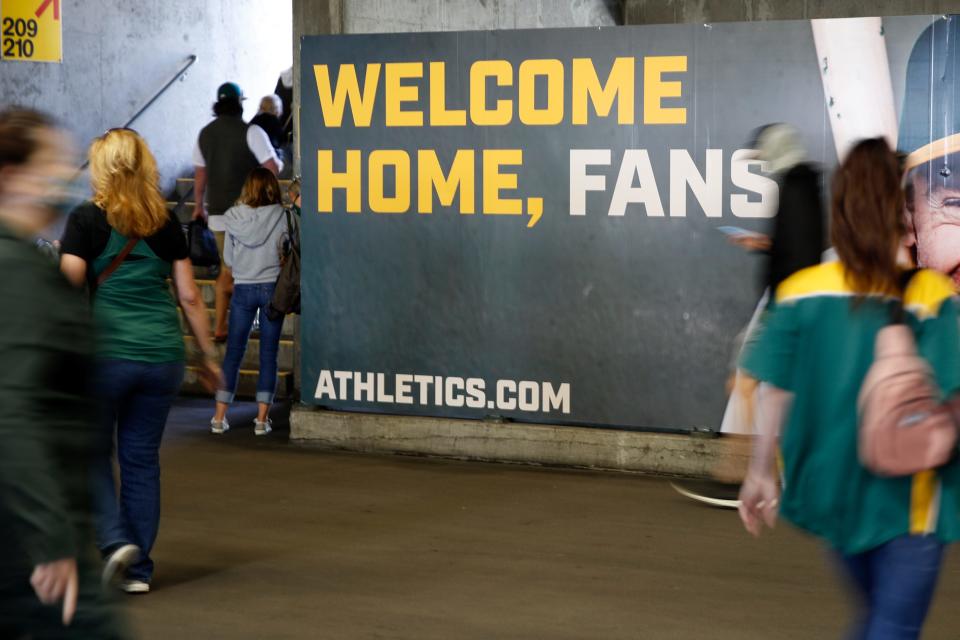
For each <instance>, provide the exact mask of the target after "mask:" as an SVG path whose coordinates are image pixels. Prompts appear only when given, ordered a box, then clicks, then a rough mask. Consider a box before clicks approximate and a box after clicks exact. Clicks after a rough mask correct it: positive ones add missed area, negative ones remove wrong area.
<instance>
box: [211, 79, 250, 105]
mask: <svg viewBox="0 0 960 640" xmlns="http://www.w3.org/2000/svg"><path fill="white" fill-rule="evenodd" d="M227 98H236V99H237V100H246V96H244V95H243V91H242V90H241V89H240V85H238V84H237V83H236V82H224V83H223V84H222V85H220V88H219V89H217V101H220V100H226V99H227Z"/></svg>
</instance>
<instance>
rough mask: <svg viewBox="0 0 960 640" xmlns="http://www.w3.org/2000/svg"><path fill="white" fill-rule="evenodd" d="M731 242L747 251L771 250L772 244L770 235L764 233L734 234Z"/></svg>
mask: <svg viewBox="0 0 960 640" xmlns="http://www.w3.org/2000/svg"><path fill="white" fill-rule="evenodd" d="M730 242H732V243H733V244H735V245H737V246H738V247H740V248H741V249H746V250H747V251H769V250H770V245H771V242H770V236H765V235H763V234H762V233H757V234H744V235H740V236H732V237H731V238H730Z"/></svg>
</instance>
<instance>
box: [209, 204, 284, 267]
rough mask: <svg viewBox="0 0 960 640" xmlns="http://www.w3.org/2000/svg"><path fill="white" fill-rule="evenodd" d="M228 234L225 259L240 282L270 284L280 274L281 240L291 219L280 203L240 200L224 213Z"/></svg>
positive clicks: (224, 252) (224, 243)
mask: <svg viewBox="0 0 960 640" xmlns="http://www.w3.org/2000/svg"><path fill="white" fill-rule="evenodd" d="M223 219H224V225H225V227H226V232H227V235H226V238H225V239H224V242H223V262H224V263H225V264H226V265H227V266H228V267H230V268H231V269H232V270H233V281H234V282H235V283H236V284H267V283H273V282H276V281H277V276H279V275H280V243H281V241H282V239H283V236H284V234H286V232H287V219H286V217H285V216H284V214H283V207H282V206H280V205H278V204H271V205H267V206H266V207H257V208H253V207H248V206H247V205H245V204H238V205H236V206H234V207H231V208H230V209H228V210H227V212H226V213H225V214H224V215H223Z"/></svg>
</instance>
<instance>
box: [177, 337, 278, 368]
mask: <svg viewBox="0 0 960 640" xmlns="http://www.w3.org/2000/svg"><path fill="white" fill-rule="evenodd" d="M183 342H184V344H185V345H187V353H195V352H196V351H198V349H197V346H196V342H197V339H196V338H194V337H193V336H184V337H183ZM214 347H215V348H216V349H217V356H218V357H219V359H220V362H223V357H224V355H226V353H227V345H226V343H220V344H215V345H214ZM277 363H278V364H279V365H280V369H281V370H284V371H286V370H290V369H293V340H283V339H281V340H280V350H279V353H278V357H277ZM240 367H241V368H242V369H251V370H253V371H256V370H257V369H259V367H260V338H259V336H257V337H254V336H251V337H250V339H249V340H247V350H246V351H245V352H244V354H243V361H242V362H241V363H240Z"/></svg>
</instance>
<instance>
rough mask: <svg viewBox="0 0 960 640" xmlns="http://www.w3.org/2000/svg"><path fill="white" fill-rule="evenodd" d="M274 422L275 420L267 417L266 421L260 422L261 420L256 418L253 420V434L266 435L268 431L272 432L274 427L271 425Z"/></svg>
mask: <svg viewBox="0 0 960 640" xmlns="http://www.w3.org/2000/svg"><path fill="white" fill-rule="evenodd" d="M272 424H273V422H272V421H271V420H270V418H267V421H266V422H260V421H259V420H254V421H253V434H254V435H256V436H265V435H267V434H268V433H270V432H271V431H273V427H272V426H271V425H272Z"/></svg>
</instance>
